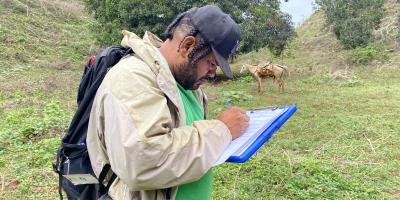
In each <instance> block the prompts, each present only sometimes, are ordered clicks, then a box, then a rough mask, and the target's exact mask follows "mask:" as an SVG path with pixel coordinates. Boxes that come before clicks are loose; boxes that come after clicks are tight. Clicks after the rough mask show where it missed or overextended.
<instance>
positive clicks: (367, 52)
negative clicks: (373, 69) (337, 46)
mask: <svg viewBox="0 0 400 200" xmlns="http://www.w3.org/2000/svg"><path fill="white" fill-rule="evenodd" d="M380 53H381V49H380V48H377V47H373V46H367V47H361V48H356V49H354V50H353V52H352V55H351V60H352V62H353V63H356V64H362V65H366V64H368V63H370V62H371V61H372V60H374V59H376V58H377V57H378V56H379V54H380Z"/></svg>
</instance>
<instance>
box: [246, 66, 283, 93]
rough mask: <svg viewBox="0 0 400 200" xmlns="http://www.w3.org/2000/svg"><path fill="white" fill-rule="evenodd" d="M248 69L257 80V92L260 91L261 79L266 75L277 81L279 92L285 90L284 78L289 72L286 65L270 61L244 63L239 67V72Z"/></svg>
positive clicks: (261, 87)
mask: <svg viewBox="0 0 400 200" xmlns="http://www.w3.org/2000/svg"><path fill="white" fill-rule="evenodd" d="M246 71H249V72H250V73H251V74H252V75H253V77H254V78H255V79H256V80H257V81H258V92H259V93H262V89H263V86H262V79H266V78H268V77H273V78H274V80H275V82H276V83H278V89H279V91H280V92H284V91H285V82H284V78H286V77H289V76H290V72H289V70H288V68H287V67H286V66H283V65H278V64H272V63H269V62H268V63H264V64H258V65H251V64H244V65H243V66H242V68H241V69H240V74H243V73H245V72H246Z"/></svg>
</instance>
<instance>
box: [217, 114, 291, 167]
mask: <svg viewBox="0 0 400 200" xmlns="http://www.w3.org/2000/svg"><path fill="white" fill-rule="evenodd" d="M287 109H288V108H287V107H283V108H277V109H272V108H268V109H257V110H253V111H247V112H246V113H247V115H248V116H249V117H250V122H249V127H247V129H246V130H245V131H244V133H243V135H242V136H240V137H239V138H236V139H235V140H233V141H232V142H231V143H230V144H229V146H228V147H227V148H226V149H225V151H224V153H223V154H222V155H221V157H220V158H219V159H218V161H217V162H216V163H215V164H214V166H216V165H219V164H221V163H224V162H225V161H226V160H228V158H229V157H230V156H232V155H233V156H239V155H241V154H242V153H243V152H244V151H245V150H246V149H247V148H248V147H249V146H250V145H251V144H252V143H253V142H254V141H255V140H256V139H257V137H258V136H259V135H260V134H261V133H263V132H264V130H265V129H267V128H268V127H269V126H270V125H271V124H272V122H274V121H275V119H276V118H278V117H279V116H280V115H281V114H282V113H284V112H285V111H286V110H287Z"/></svg>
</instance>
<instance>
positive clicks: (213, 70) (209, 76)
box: [207, 68, 217, 78]
mask: <svg viewBox="0 0 400 200" xmlns="http://www.w3.org/2000/svg"><path fill="white" fill-rule="evenodd" d="M216 73H217V68H212V69H209V70H208V72H207V76H208V78H214V77H215V74H216Z"/></svg>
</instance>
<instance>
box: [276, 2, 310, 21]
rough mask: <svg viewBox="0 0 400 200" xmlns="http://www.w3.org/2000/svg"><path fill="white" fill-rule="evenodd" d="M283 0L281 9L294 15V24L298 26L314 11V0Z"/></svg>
mask: <svg viewBox="0 0 400 200" xmlns="http://www.w3.org/2000/svg"><path fill="white" fill-rule="evenodd" d="M280 1H281V11H283V12H285V13H288V14H290V15H291V16H292V21H293V24H294V25H295V26H296V27H297V26H298V25H299V24H300V23H302V22H303V21H304V20H305V19H306V18H307V17H309V16H310V15H311V14H312V13H313V12H314V10H313V5H312V3H313V2H314V0H289V1H288V2H285V1H284V0H280Z"/></svg>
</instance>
